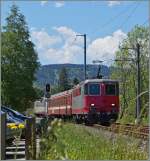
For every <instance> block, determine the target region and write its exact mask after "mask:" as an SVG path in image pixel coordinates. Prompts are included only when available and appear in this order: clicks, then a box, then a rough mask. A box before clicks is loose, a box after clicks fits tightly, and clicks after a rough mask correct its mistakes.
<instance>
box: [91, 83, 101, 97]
mask: <svg viewBox="0 0 150 161" xmlns="http://www.w3.org/2000/svg"><path fill="white" fill-rule="evenodd" d="M89 94H90V95H100V85H99V84H89Z"/></svg>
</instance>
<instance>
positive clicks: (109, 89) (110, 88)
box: [105, 84, 119, 96]
mask: <svg viewBox="0 0 150 161" xmlns="http://www.w3.org/2000/svg"><path fill="white" fill-rule="evenodd" d="M105 94H106V95H115V96H116V95H118V94H119V89H118V84H106V85H105Z"/></svg>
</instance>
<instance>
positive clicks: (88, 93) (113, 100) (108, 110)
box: [48, 79, 119, 124]
mask: <svg viewBox="0 0 150 161" xmlns="http://www.w3.org/2000/svg"><path fill="white" fill-rule="evenodd" d="M118 114H119V83H118V81H116V80H110V79H89V80H85V81H83V82H81V83H80V84H78V85H76V86H75V87H74V88H73V89H71V90H69V91H65V92H61V93H58V94H56V95H52V96H51V98H50V101H49V107H48V115H49V116H53V117H73V118H74V119H75V120H76V122H78V123H81V122H85V123H89V124H93V123H98V122H100V123H109V122H110V121H116V119H117V118H118Z"/></svg>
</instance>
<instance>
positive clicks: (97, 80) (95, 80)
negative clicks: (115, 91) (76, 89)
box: [80, 79, 119, 84]
mask: <svg viewBox="0 0 150 161" xmlns="http://www.w3.org/2000/svg"><path fill="white" fill-rule="evenodd" d="M89 82H95V83H96V82H119V81H118V80H113V79H87V80H85V81H82V82H81V83H80V84H86V83H89Z"/></svg>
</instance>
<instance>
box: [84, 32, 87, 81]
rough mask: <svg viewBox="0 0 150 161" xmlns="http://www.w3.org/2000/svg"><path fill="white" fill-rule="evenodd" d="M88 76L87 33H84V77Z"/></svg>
mask: <svg viewBox="0 0 150 161" xmlns="http://www.w3.org/2000/svg"><path fill="white" fill-rule="evenodd" d="M86 78H87V76H86V34H84V79H85V80H86Z"/></svg>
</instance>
